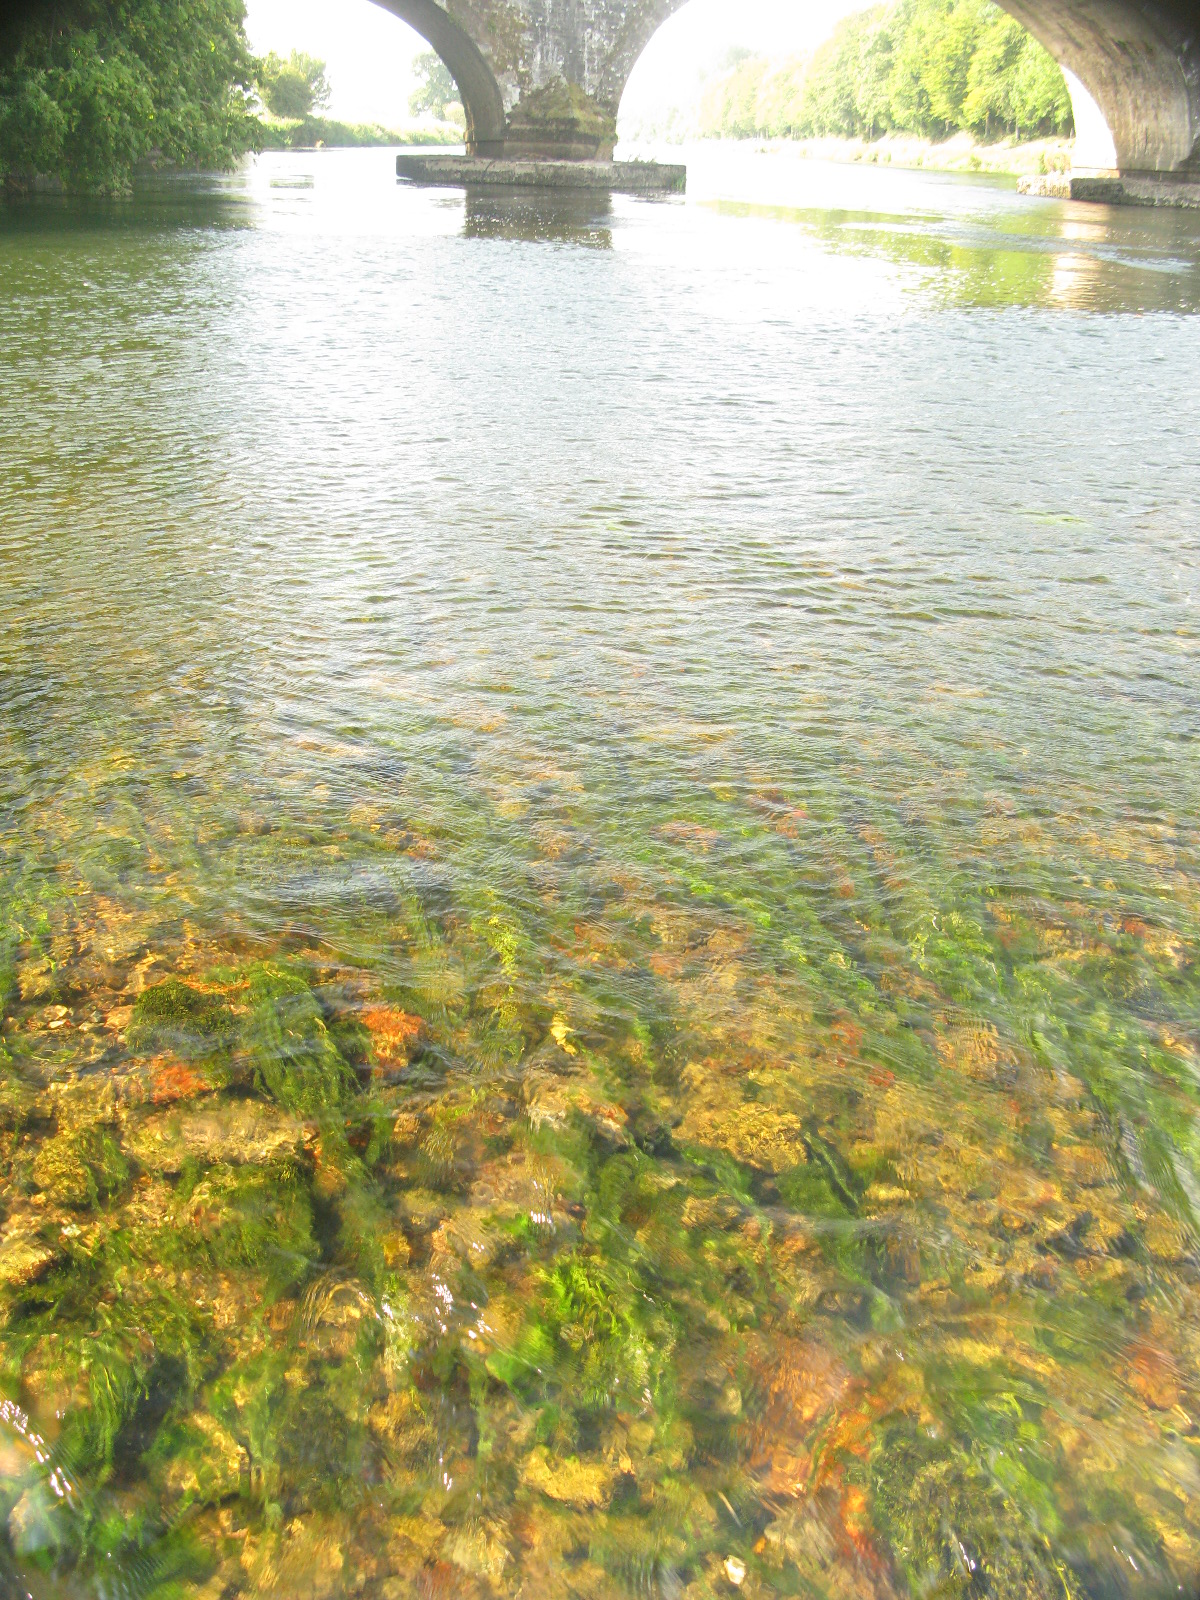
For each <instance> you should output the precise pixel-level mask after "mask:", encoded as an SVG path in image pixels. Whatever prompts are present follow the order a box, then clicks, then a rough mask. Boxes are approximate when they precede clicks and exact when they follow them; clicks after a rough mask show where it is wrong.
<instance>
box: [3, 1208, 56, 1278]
mask: <svg viewBox="0 0 1200 1600" xmlns="http://www.w3.org/2000/svg"><path fill="white" fill-rule="evenodd" d="M62 1254H63V1251H62V1246H61V1245H59V1244H52V1243H50V1241H49V1240H47V1239H45V1238H43V1237H42V1235H41V1233H40V1232H39V1231H38V1228H37V1225H36V1223H35V1222H34V1221H33V1219H32V1218H29V1217H20V1216H18V1217H14V1218H12V1219H11V1220H10V1221H9V1223H8V1225H7V1227H6V1228H5V1230H4V1233H3V1236H0V1285H3V1286H4V1287H5V1288H9V1289H23V1288H25V1287H26V1285H27V1284H30V1283H36V1282H37V1280H38V1279H39V1278H40V1277H41V1276H42V1275H43V1273H45V1272H46V1271H47V1270H48V1269H49V1268H50V1267H51V1266H52V1265H53V1264H54V1262H55V1261H57V1260H58V1259H59V1258H60V1257H61V1255H62Z"/></svg>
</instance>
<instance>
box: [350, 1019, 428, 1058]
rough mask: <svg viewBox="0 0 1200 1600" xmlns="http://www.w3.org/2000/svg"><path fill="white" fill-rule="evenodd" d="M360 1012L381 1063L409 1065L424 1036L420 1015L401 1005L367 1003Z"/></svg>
mask: <svg viewBox="0 0 1200 1600" xmlns="http://www.w3.org/2000/svg"><path fill="white" fill-rule="evenodd" d="M361 1016H362V1022H363V1026H364V1027H365V1028H366V1029H367V1031H368V1033H369V1034H370V1035H371V1043H372V1045H373V1046H374V1049H375V1054H376V1056H377V1058H378V1060H379V1062H380V1064H381V1065H382V1066H385V1067H406V1066H407V1065H408V1063H409V1060H410V1059H411V1057H412V1052H413V1046H414V1045H415V1044H416V1042H417V1040H418V1039H419V1038H420V1036H421V1019H420V1017H414V1016H413V1015H412V1014H411V1012H408V1011H401V1010H400V1008H399V1007H398V1006H368V1007H367V1009H366V1010H365V1011H363V1012H362V1014H361Z"/></svg>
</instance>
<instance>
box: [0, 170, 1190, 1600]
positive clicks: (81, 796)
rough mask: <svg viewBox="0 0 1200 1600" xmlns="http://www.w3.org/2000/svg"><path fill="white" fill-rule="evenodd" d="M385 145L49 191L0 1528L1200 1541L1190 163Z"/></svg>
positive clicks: (73, 1569)
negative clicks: (1149, 169)
mask: <svg viewBox="0 0 1200 1600" xmlns="http://www.w3.org/2000/svg"><path fill="white" fill-rule="evenodd" d="M390 159H391V158H390V155H389V154H388V153H387V152H383V153H381V154H377V153H375V152H361V153H358V152H356V153H352V154H349V155H345V156H343V155H332V154H330V155H320V156H294V157H277V158H272V159H270V160H264V161H262V162H261V163H259V164H258V165H257V166H256V167H255V168H254V169H252V171H251V172H250V173H249V174H247V175H245V176H243V177H239V178H237V179H233V180H227V181H223V182H221V183H218V184H209V185H205V186H204V187H203V188H202V190H201V191H200V192H199V193H197V194H196V195H192V194H191V191H190V190H189V188H188V187H187V186H186V185H180V184H176V185H164V186H160V187H159V188H157V189H156V190H155V191H153V192H152V193H150V194H148V195H146V196H144V197H142V198H141V199H140V200H139V201H137V202H135V203H133V204H131V205H129V206H127V207H101V208H87V207H78V206H75V205H72V204H69V203H62V202H59V203H50V204H40V203H39V204H36V205H30V206H27V207H22V208H18V209H14V210H9V211H7V212H3V213H0V564H2V570H3V580H4V581H3V587H2V588H0V620H2V624H3V625H2V627H0V740H2V741H3V744H2V749H0V828H2V829H3V835H2V838H3V847H2V849H0V997H2V1003H3V1031H2V1032H0V1160H2V1161H3V1163H4V1172H5V1182H4V1186H3V1190H2V1191H0V1318H2V1328H3V1332H2V1336H0V1353H2V1357H3V1361H2V1365H0V1517H2V1518H3V1526H4V1530H5V1536H4V1540H3V1541H2V1542H0V1571H2V1570H3V1566H2V1563H7V1564H8V1569H9V1572H10V1574H11V1577H8V1576H6V1577H4V1578H2V1579H0V1583H2V1582H8V1583H9V1587H10V1588H12V1589H13V1590H14V1592H25V1591H29V1592H32V1593H34V1594H35V1595H37V1596H39V1597H42V1596H46V1597H49V1596H63V1595H71V1596H85V1595H86V1596H91V1595H97V1596H99V1595H104V1596H108V1595H118V1594H119V1595H121V1596H147V1597H148V1596H158V1597H160V1600H165V1597H166V1596H168V1595H169V1596H172V1597H175V1596H180V1595H184V1596H206V1597H214V1600H215V1597H217V1596H221V1597H222V1600H232V1597H233V1596H239V1595H245V1596H257V1595H285V1596H313V1597H326V1596H337V1595H349V1594H366V1595H372V1596H374V1595H380V1596H383V1597H386V1600H399V1597H405V1596H410V1595H411V1596H414V1597H416V1596H420V1597H424V1600H427V1597H430V1596H434V1595H446V1596H450V1595H454V1596H458V1595H466V1596H480V1597H483V1596H508V1595H513V1596H516V1595H518V1594H522V1595H536V1596H541V1595H559V1594H570V1595H579V1596H585V1595H586V1596H596V1597H608V1596H613V1597H616V1596H624V1595H628V1594H630V1593H650V1594H660V1595H663V1596H687V1597H689V1600H700V1597H709V1596H718V1595H728V1594H732V1593H734V1592H735V1591H736V1590H738V1589H740V1590H741V1591H742V1592H744V1593H746V1594H748V1595H760V1596H772V1595H797V1594H802V1595H808V1596H827V1597H830V1600H849V1597H855V1596H862V1597H868V1600H890V1597H893V1596H907V1595H931V1594H937V1595H963V1596H1002V1597H1006V1600H1009V1597H1011V1600H1026V1597H1028V1596H1046V1597H1049V1596H1054V1597H1063V1596H1066V1597H1069V1600H1076V1597H1077V1600H1091V1597H1095V1596H1099V1597H1107V1596H1114V1597H1117V1596H1142V1595H1160V1594H1161V1595H1168V1594H1172V1595H1174V1594H1178V1593H1180V1592H1183V1593H1192V1592H1194V1591H1195V1588H1196V1584H1197V1581H1198V1580H1200V1463H1198V1459H1197V1453H1198V1450H1200V1432H1198V1427H1197V1417H1198V1408H1200V1332H1198V1330H1200V1314H1198V1313H1200V1304H1198V1300H1197V1295H1198V1276H1197V1274H1198V1268H1200V1253H1198V1240H1197V1215H1198V1208H1200V1144H1198V1142H1197V1106H1198V1101H1200V1028H1198V1026H1197V1017H1198V1016H1200V980H1198V976H1197V969H1196V957H1195V952H1196V948H1197V936H1198V934H1200V892H1198V890H1200V833H1198V829H1197V820H1198V816H1197V799H1196V797H1197V795H1198V794H1200V765H1198V762H1197V755H1196V751H1197V749H1198V747H1200V746H1198V742H1197V741H1198V737H1200V715H1198V710H1197V708H1198V706H1200V694H1198V693H1197V690H1198V687H1200V685H1198V683H1197V665H1196V650H1197V630H1196V622H1195V605H1196V596H1197V593H1198V587H1197V585H1198V576H1200V551H1198V547H1197V540H1196V532H1195V527H1194V511H1193V508H1194V506H1195V504H1196V503H1197V500H1198V499H1200V466H1198V464H1197V461H1196V456H1195V449H1194V441H1195V437H1196V434H1197V424H1198V423H1200V399H1198V397H1197V391H1196V386H1195V381H1194V375H1195V372H1196V370H1197V358H1198V356H1200V323H1197V322H1196V321H1194V320H1193V319H1192V318H1190V317H1187V316H1182V315H1175V316H1148V315H1145V314H1144V313H1147V312H1153V311H1156V310H1163V309H1166V310H1171V311H1174V312H1181V311H1185V310H1187V309H1188V308H1189V307H1190V306H1192V305H1193V304H1194V303H1195V294H1196V285H1197V282H1198V277H1197V272H1198V268H1197V263H1198V261H1200V224H1198V223H1197V221H1196V219H1194V218H1193V219H1186V218H1185V219H1181V218H1179V217H1161V216H1157V215H1153V214H1147V215H1142V214H1130V213H1121V214H1116V213H1108V212H1100V211H1084V210H1083V209H1082V208H1079V207H1070V206H1062V205H1056V204H1053V203H1048V202H1029V203H1025V202H1021V201H1019V200H1018V199H1017V197H1016V196H1015V195H1013V194H1012V193H1011V192H1010V191H1008V190H1006V189H1004V188H1002V187H1000V186H996V185H984V184H953V183H949V182H947V181H945V180H934V179H931V178H926V177H920V176H917V175H902V174H853V173H852V174H849V175H848V176H845V177H843V176H840V175H838V174H833V175H831V174H830V173H829V172H828V171H827V170H826V169H822V170H821V171H819V172H810V173H808V174H807V175H806V174H803V173H801V174H799V175H797V174H796V173H794V172H791V171H790V170H788V171H785V172H784V174H783V177H779V176H778V174H776V177H774V178H771V177H770V176H769V174H768V175H764V174H763V171H762V169H761V168H758V167H755V166H754V165H753V163H748V164H746V166H745V168H744V171H743V181H742V188H743V190H744V191H745V193H744V197H743V198H742V199H741V200H739V199H738V198H737V195H736V194H731V193H730V192H729V191H730V190H731V189H732V188H733V187H734V185H733V183H732V180H731V179H730V176H729V174H728V172H722V171H721V170H719V169H718V168H716V167H714V169H713V170H712V171H710V172H709V173H707V174H706V173H705V171H704V170H703V167H702V165H701V166H700V167H699V168H698V167H697V166H696V164H693V169H692V173H691V184H692V193H691V195H690V196H689V198H688V200H687V201H686V202H685V203H678V202H672V203H667V204H655V203H652V202H646V201H638V200H633V199H630V198H629V197H622V196H616V197H613V199H612V201H611V202H603V203H602V204H601V205H600V206H597V205H596V204H595V202H593V201H591V200H586V199H583V198H582V197H580V198H579V199H576V198H567V199H559V200H555V201H553V202H551V201H549V200H547V199H545V198H544V197H541V196H536V197H526V196H518V197H515V198H514V199H510V198H508V197H505V196H503V195H497V194H489V195H487V196H482V195H481V196H476V195H468V196H465V197H464V196H463V195H462V194H461V193H458V192H453V191H429V190H421V189H415V188H411V187H408V186H405V185H397V184H396V183H395V182H394V180H393V179H392V177H391V174H390V170H389V167H390ZM722 159H723V158H722ZM309 180H311V183H310V182H309ZM803 183H807V184H808V185H809V192H808V193H807V196H806V195H805V194H803V193H795V192H792V191H793V190H795V189H796V188H797V186H799V185H802V184H803ZM772 188H774V190H775V191H776V192H775V193H774V198H772V193H771V191H772ZM831 189H833V190H836V194H834V193H831V192H830V190H831ZM835 199H836V200H837V203H836V204H834V200H835ZM547 236H548V237H549V238H550V239H551V240H553V241H554V242H555V246H556V247H554V248H546V247H545V246H544V244H543V242H542V241H543V240H544V239H545V238H546V237H547ZM597 243H603V245H604V248H603V249H591V248H575V246H576V245H577V244H583V245H593V244H597ZM1064 309H1070V310H1071V311H1077V310H1088V311H1098V310H1103V311H1104V312H1105V313H1107V314H1106V315H1104V316H1078V315H1064V314H1063V312H1064Z"/></svg>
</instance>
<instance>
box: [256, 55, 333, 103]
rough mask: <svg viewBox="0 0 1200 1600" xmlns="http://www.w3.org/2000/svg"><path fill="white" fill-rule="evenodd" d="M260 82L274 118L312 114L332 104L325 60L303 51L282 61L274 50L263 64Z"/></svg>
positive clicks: (260, 71) (259, 72) (259, 75)
mask: <svg viewBox="0 0 1200 1600" xmlns="http://www.w3.org/2000/svg"><path fill="white" fill-rule="evenodd" d="M258 82H259V87H260V88H261V90H262V97H263V100H264V101H265V102H266V107H267V110H268V111H269V112H270V113H271V115H272V116H275V117H289V118H292V119H296V118H304V117H311V116H312V114H313V112H314V111H323V110H324V109H325V107H326V106H328V104H329V96H330V88H329V80H328V78H327V77H326V76H325V63H324V62H323V61H318V60H317V59H316V57H315V56H310V55H306V54H305V53H304V51H302V50H293V51H292V53H291V55H290V56H289V57H288V58H287V60H286V61H281V60H280V58H279V57H278V56H277V55H276V54H275V52H274V50H272V51H271V52H270V54H269V55H267V56H266V57H265V58H264V59H263V60H262V61H261V62H260V63H259V68H258Z"/></svg>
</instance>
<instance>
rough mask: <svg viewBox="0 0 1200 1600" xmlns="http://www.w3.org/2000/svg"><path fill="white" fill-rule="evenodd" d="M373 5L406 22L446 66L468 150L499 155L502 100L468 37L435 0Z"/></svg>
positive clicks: (380, 0) (386, 0)
mask: <svg viewBox="0 0 1200 1600" xmlns="http://www.w3.org/2000/svg"><path fill="white" fill-rule="evenodd" d="M375 3H376V4H377V5H379V6H381V7H382V8H383V10H384V11H390V12H391V13H392V15H393V16H395V17H399V18H400V20H401V22H407V23H408V25H409V27H410V28H412V29H414V30H415V31H416V32H417V33H419V34H420V35H421V37H422V39H424V40H425V41H426V43H427V44H429V45H430V46H432V48H433V49H434V50H436V51H437V53H438V55H439V56H441V58H442V60H443V61H444V62H445V63H446V65H447V67H449V69H450V76H451V77H452V78H453V79H454V81H455V83H456V84H457V85H458V92H459V94H460V95H461V97H462V107H463V112H464V114H465V116H466V123H467V129H466V133H467V147H468V149H470V150H471V151H472V152H473V153H474V154H477V155H500V154H501V153H502V152H503V149H504V131H505V106H504V97H503V95H502V93H501V90H500V85H499V84H498V83H497V81H496V75H495V73H494V72H493V70H492V68H491V66H490V65H489V64H488V62H487V61H486V60H485V58H484V55H483V52H482V51H481V50H480V48H479V46H478V45H477V44H476V43H475V41H474V39H472V37H471V35H470V34H469V33H468V32H467V31H466V30H465V29H464V28H462V27H460V26H459V25H458V23H457V22H455V21H454V19H453V18H452V17H451V16H450V13H449V12H448V11H446V10H445V9H444V8H443V7H442V6H439V5H437V4H435V0H375Z"/></svg>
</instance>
